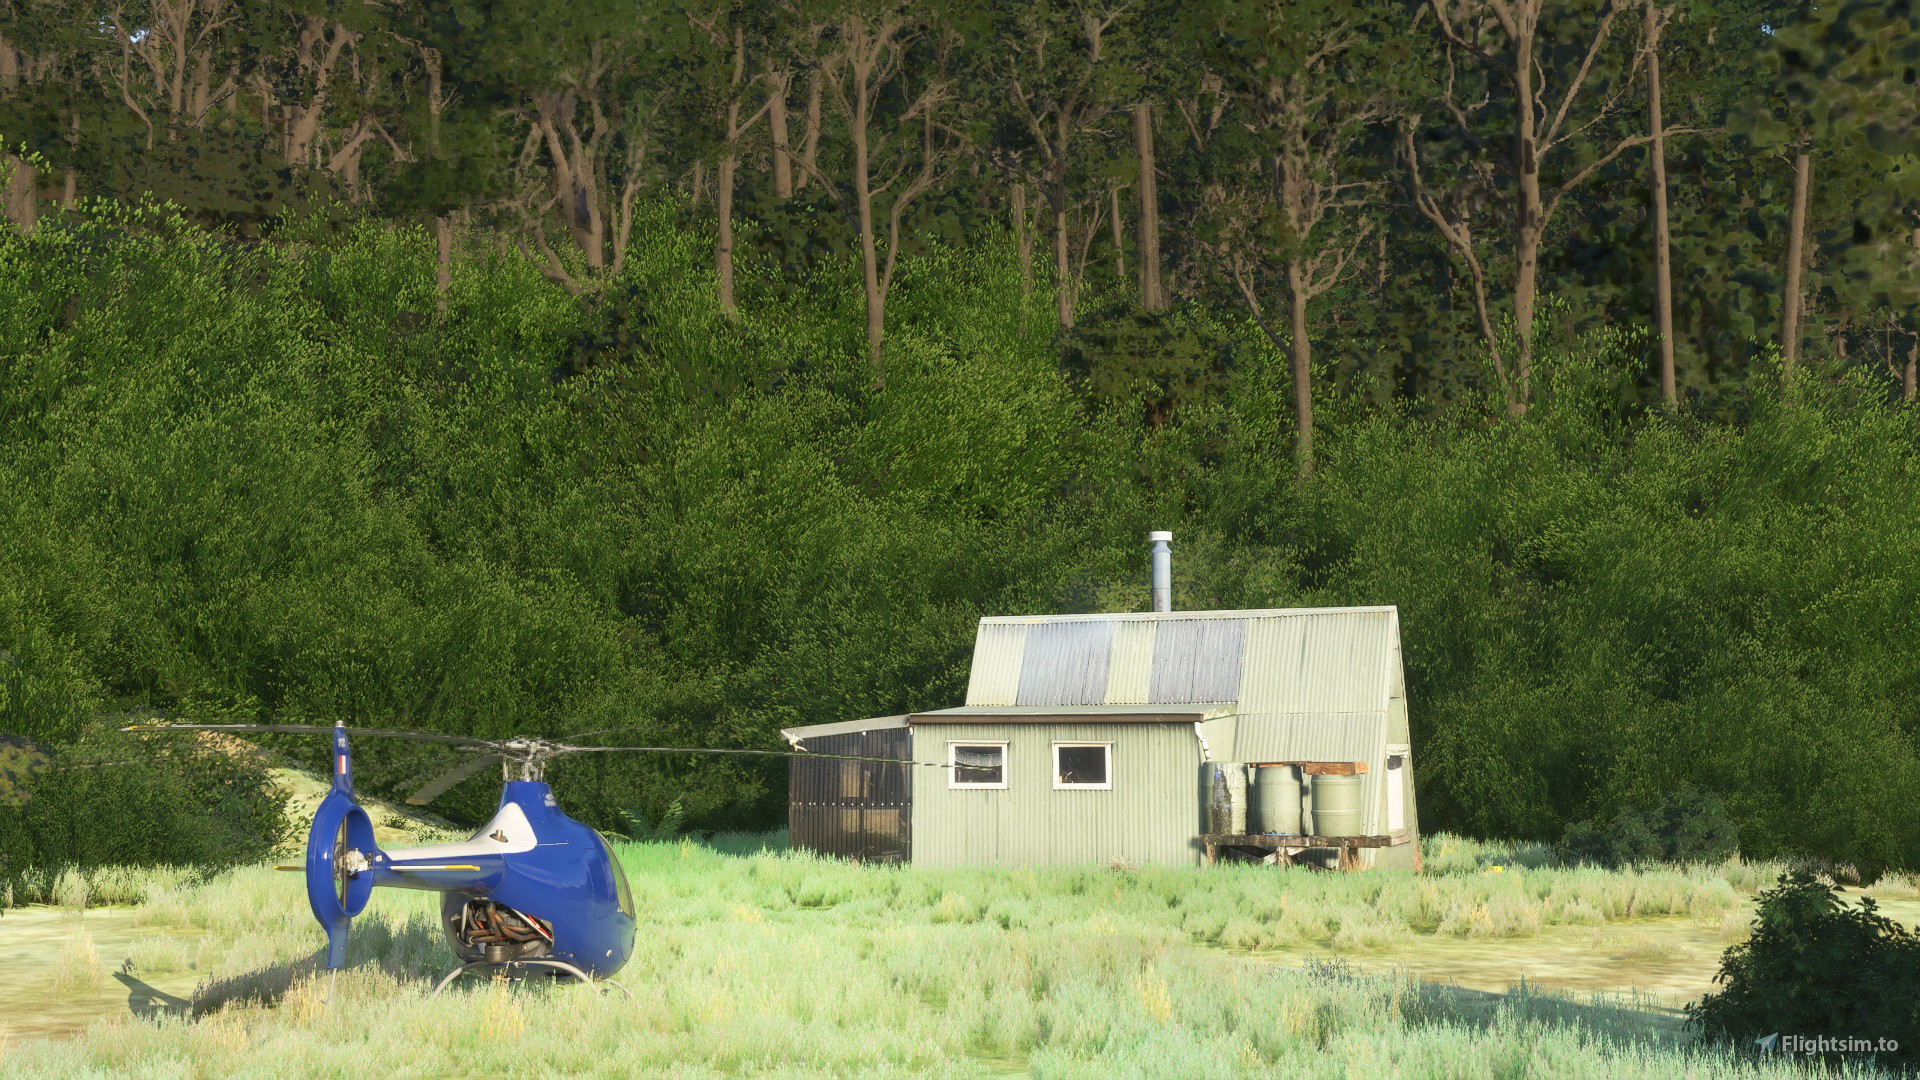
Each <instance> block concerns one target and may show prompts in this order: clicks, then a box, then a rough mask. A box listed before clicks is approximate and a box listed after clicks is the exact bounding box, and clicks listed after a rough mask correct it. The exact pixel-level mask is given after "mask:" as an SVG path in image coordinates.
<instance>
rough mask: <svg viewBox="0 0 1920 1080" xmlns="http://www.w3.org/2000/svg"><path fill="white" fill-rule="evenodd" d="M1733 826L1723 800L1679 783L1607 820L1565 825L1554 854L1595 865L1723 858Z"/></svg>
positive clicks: (1734, 849)
mask: <svg viewBox="0 0 1920 1080" xmlns="http://www.w3.org/2000/svg"><path fill="white" fill-rule="evenodd" d="M1739 847H1740V834H1739V830H1738V829H1737V828H1736V827H1735V825H1734V822H1733V819H1732V817H1731V816H1729V815H1728V813H1727V804H1726V801H1725V800H1723V799H1721V798H1720V797H1719V796H1718V795H1715V794H1713V793H1711V792H1706V791H1701V790H1700V789H1698V788H1696V787H1694V786H1692V785H1691V784H1682V785H1681V786H1680V787H1678V788H1676V789H1674V790H1673V791H1672V792H1670V793H1668V794H1667V795H1666V797H1664V798H1662V799H1661V800H1660V801H1659V802H1658V803H1656V804H1655V805H1654V806H1652V807H1651V808H1649V809H1646V810H1623V811H1621V812H1620V813H1619V814H1617V815H1615V816H1614V818H1613V819H1612V820H1611V821H1577V822H1574V823H1573V824H1570V825H1568V826H1567V831H1566V834H1565V836H1564V837H1563V838H1562V839H1561V841H1560V854H1561V856H1562V857H1563V858H1566V859H1569V860H1571V861H1575V862H1589V863H1596V864H1598V865H1601V866H1609V867H1619V866H1639V865H1644V864H1647V863H1661V862H1665V863H1712V862H1724V861H1725V860H1726V859H1728V858H1731V857H1732V856H1733V855H1735V854H1737V853H1738V851H1739Z"/></svg>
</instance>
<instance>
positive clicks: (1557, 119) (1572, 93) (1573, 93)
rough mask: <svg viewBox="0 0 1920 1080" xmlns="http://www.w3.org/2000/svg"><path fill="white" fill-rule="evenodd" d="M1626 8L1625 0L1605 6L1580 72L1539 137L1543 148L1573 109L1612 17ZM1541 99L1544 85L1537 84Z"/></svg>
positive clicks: (1549, 144)
mask: <svg viewBox="0 0 1920 1080" xmlns="http://www.w3.org/2000/svg"><path fill="white" fill-rule="evenodd" d="M1625 6H1626V0H1613V2H1612V3H1610V4H1608V5H1607V13H1606V14H1605V15H1602V16H1601V17H1600V24H1599V25H1598V26H1596V27H1594V29H1593V40H1592V41H1590V42H1588V43H1587V55H1586V56H1585V57H1583V58H1582V59H1581V61H1580V70H1578V71H1576V72H1574V75H1573V82H1571V83H1569V84H1568V85H1567V89H1566V93H1564V94H1562V95H1561V96H1560V108H1559V109H1558V110H1556V111H1555V112H1554V114H1553V120H1552V122H1550V123H1549V124H1548V125H1547V130H1546V134H1544V135H1542V136H1541V137H1540V142H1541V144H1542V145H1544V146H1552V145H1553V142H1554V136H1555V135H1557V134H1558V133H1559V131H1560V125H1561V124H1562V123H1565V122H1566V119H1567V110H1568V109H1571V108H1572V107H1573V99H1574V98H1576V97H1578V96H1580V86H1581V84H1583V83H1585V82H1586V81H1587V73H1588V72H1590V71H1592V70H1593V59H1594V57H1596V56H1598V55H1599V54H1600V46H1601V45H1603V44H1605V43H1606V40H1607V33H1608V31H1609V30H1610V29H1611V27H1612V26H1613V19H1614V16H1616V15H1618V14H1620V10H1621V9H1622V8H1624V7H1625ZM1538 85H1539V86H1540V87H1541V90H1542V93H1543V97H1544V91H1545V88H1546V84H1545V83H1544V82H1542V83H1540V84H1538Z"/></svg>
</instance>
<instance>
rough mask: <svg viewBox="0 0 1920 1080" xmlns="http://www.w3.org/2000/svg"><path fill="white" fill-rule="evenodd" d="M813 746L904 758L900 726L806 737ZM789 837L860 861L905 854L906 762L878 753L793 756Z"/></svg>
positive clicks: (907, 751)
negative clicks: (893, 761) (840, 757)
mask: <svg viewBox="0 0 1920 1080" xmlns="http://www.w3.org/2000/svg"><path fill="white" fill-rule="evenodd" d="M807 749H808V750H809V751H811V752H813V753H817V754H849V755H858V756H861V757H880V758H903V759H904V758H911V757H912V756H913V743H912V735H911V733H910V732H909V730H908V729H907V728H904V727H898V728H884V729H880V730H875V731H855V732H849V733H847V734H844V735H827V736H820V737H816V738H811V739H808V740H807ZM787 798H788V805H789V813H788V823H789V828H790V829H791V830H792V844H793V846H794V847H796V848H808V849H811V850H813V851H817V852H819V853H821V854H822V855H839V856H843V857H845V858H850V859H858V860H860V861H862V862H907V861H908V860H909V859H910V857H911V856H912V854H913V767H912V766H911V765H890V764H887V763H886V762H884V761H844V760H834V759H831V758H823V759H818V760H809V759H807V758H804V757H802V758H794V759H792V769H791V771H790V772H789V774H788V781H787Z"/></svg>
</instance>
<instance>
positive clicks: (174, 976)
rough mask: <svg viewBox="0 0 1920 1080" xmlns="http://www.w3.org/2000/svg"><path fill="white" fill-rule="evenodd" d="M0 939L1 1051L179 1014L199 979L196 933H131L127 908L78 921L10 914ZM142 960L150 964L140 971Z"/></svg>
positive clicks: (44, 912)
mask: <svg viewBox="0 0 1920 1080" xmlns="http://www.w3.org/2000/svg"><path fill="white" fill-rule="evenodd" d="M0 937H4V938H5V940H6V943H7V947H6V948H5V949H4V950H0V1043H3V1042H6V1041H10V1040H20V1039H45V1038H58V1037H65V1036H72V1035H77V1034H79V1033H81V1032H82V1031H84V1030H86V1027H87V1025H89V1024H91V1023H93V1022H95V1021H97V1020H112V1019H114V1018H116V1017H119V1018H134V1017H147V1016H153V1015H156V1014H160V1013H169V1012H174V1013H178V1012H183V1011H184V1010H185V1008H186V1005H187V1000H188V999H189V998H190V997H191V996H192V994H193V988H194V984H195V983H197V982H198V981H199V980H200V978H201V976H202V975H203V974H204V972H202V971H198V970H196V969H195V968H194V967H193V962H194V957H195V955H196V953H197V946H198V945H199V943H200V940H201V939H202V938H203V937H204V932H203V931H200V930H195V929H188V928H162V927H154V926H135V925H134V909H133V908H130V907H125V908H90V909H88V910H87V912H86V913H85V914H79V913H76V912H73V911H70V910H68V909H65V908H55V907H41V906H33V907H21V908H9V909H7V910H6V911H5V912H4V913H0ZM89 952H90V953H91V955H90V956H89ZM143 956H145V957H148V958H150V959H149V962H148V963H147V964H146V965H145V967H146V969H145V970H143V965H142V964H141V962H140V961H141V958H142V957H143ZM130 959H131V960H133V963H132V964H131V965H130V964H129V963H128V961H129V960H130ZM155 968H174V969H176V970H164V971H163V970H153V969H155Z"/></svg>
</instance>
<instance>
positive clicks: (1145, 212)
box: [1133, 101, 1166, 311]
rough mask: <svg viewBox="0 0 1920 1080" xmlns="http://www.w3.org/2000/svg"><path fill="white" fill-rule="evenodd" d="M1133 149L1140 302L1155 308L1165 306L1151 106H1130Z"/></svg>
mask: <svg viewBox="0 0 1920 1080" xmlns="http://www.w3.org/2000/svg"><path fill="white" fill-rule="evenodd" d="M1133 152H1134V155H1135V156H1136V157H1137V158H1138V159H1139V162H1140V246H1139V259H1140V306H1141V307H1143V308H1145V309H1147V310H1148V311H1158V310H1160V309H1161V308H1162V307H1165V306H1166V296H1165V293H1164V292H1163V291H1162V289H1161V287H1160V196H1159V194H1158V189H1157V188H1156V186H1155V180H1156V177H1155V175H1154V165H1153V106H1152V105H1150V104H1148V103H1147V102H1144V101H1142V102H1140V103H1139V104H1137V105H1135V106H1134V107H1133Z"/></svg>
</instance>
